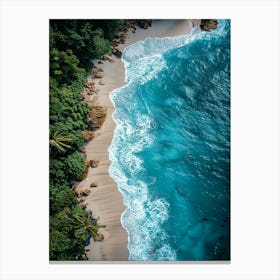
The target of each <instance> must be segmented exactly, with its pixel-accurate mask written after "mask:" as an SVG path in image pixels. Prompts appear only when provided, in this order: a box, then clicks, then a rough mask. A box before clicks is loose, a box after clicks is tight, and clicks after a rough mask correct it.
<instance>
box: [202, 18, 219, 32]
mask: <svg viewBox="0 0 280 280" xmlns="http://www.w3.org/2000/svg"><path fill="white" fill-rule="evenodd" d="M217 26H218V20H216V19H202V20H201V21H200V28H201V30H203V31H210V30H211V29H216V28H217Z"/></svg>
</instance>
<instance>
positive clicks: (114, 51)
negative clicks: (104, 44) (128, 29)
mask: <svg viewBox="0 0 280 280" xmlns="http://www.w3.org/2000/svg"><path fill="white" fill-rule="evenodd" d="M112 53H113V54H114V55H115V56H116V57H117V58H121V57H122V52H121V51H120V50H119V49H118V48H113V50H112Z"/></svg>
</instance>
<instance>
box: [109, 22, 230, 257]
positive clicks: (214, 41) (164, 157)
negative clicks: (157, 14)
mask: <svg viewBox="0 0 280 280" xmlns="http://www.w3.org/2000/svg"><path fill="white" fill-rule="evenodd" d="M123 60H124V63H125V67H126V82H127V83H126V85H125V86H124V87H122V88H119V89H116V90H114V91H113V92H112V93H111V99H112V102H113V104H114V106H115V109H116V110H115V113H114V115H113V117H114V120H115V122H116V123H117V127H116V129H115V132H114V137H113V141H112V144H111V147H110V149H109V155H110V160H111V161H112V164H111V166H110V175H111V177H112V178H113V179H114V180H115V181H116V183H117V185H118V189H119V191H120V192H121V194H122V196H123V199H124V203H125V206H126V211H125V212H124V213H123V215H122V224H123V226H124V228H125V229H126V230H127V232H128V249H129V252H130V255H129V260H146V261H153V260H229V259H230V21H229V20H219V25H218V29H216V30H214V31H211V32H199V30H198V29H197V30H194V31H193V34H192V35H189V36H179V37H171V38H162V39H156V38H152V39H146V40H145V41H144V42H138V43H136V44H134V45H132V46H130V47H128V48H126V50H125V51H124V54H123Z"/></svg>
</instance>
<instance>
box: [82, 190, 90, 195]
mask: <svg viewBox="0 0 280 280" xmlns="http://www.w3.org/2000/svg"><path fill="white" fill-rule="evenodd" d="M90 193H91V190H89V189H86V190H84V191H83V193H82V195H83V196H89V195H90Z"/></svg>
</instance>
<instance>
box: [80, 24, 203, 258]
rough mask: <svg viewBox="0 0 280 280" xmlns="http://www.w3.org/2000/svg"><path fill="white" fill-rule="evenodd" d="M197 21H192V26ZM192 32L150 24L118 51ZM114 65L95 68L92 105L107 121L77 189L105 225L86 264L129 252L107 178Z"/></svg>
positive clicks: (116, 81) (117, 199)
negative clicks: (98, 72) (91, 163)
mask: <svg viewBox="0 0 280 280" xmlns="http://www.w3.org/2000/svg"><path fill="white" fill-rule="evenodd" d="M198 22H199V21H197V20H196V22H195V24H198ZM191 30H192V20H153V23H152V27H150V28H148V29H140V28H137V30H136V32H135V33H132V32H131V31H129V32H128V33H127V35H128V37H127V40H126V42H125V44H120V45H119V46H118V48H119V49H120V50H121V51H123V50H124V48H126V47H127V46H129V45H131V44H133V43H135V42H137V41H141V40H145V38H147V37H170V36H177V35H183V34H188V33H190V32H191ZM112 58H113V59H114V62H109V61H102V62H103V64H96V65H97V66H98V67H101V68H103V70H104V72H103V74H104V77H103V78H102V81H103V82H104V85H100V84H99V80H98V79H96V80H95V84H96V87H97V88H98V89H99V93H98V96H97V99H96V101H95V102H96V105H99V106H102V107H105V108H106V109H107V117H106V119H105V122H104V123H103V125H102V127H101V128H100V129H99V130H97V131H95V135H96V137H95V138H94V139H93V140H92V141H91V142H89V143H88V144H87V145H86V147H85V151H86V156H87V160H88V161H89V160H98V161H100V162H99V164H98V166H97V167H96V168H90V169H89V173H88V176H87V178H86V179H85V180H84V181H82V182H81V183H80V184H79V185H81V186H82V188H83V189H90V190H91V193H90V195H89V196H88V197H87V198H86V201H85V202H86V204H87V209H88V210H91V211H93V213H94V215H95V216H96V217H100V219H99V223H100V224H103V225H106V228H105V229H102V233H103V235H104V240H103V241H102V242H94V241H93V240H92V239H91V243H90V244H89V246H87V247H86V249H87V256H88V259H89V261H127V260H128V256H129V252H128V249H127V238H128V237H127V232H126V231H125V230H124V229H123V227H122V225H121V221H120V218H121V214H122V213H123V211H124V210H125V206H124V205H123V201H122V196H121V194H120V193H119V192H118V189H117V186H116V183H115V182H114V181H113V179H112V178H111V177H110V176H109V173H108V169H109V166H110V161H109V154H108V148H109V146H110V144H111V141H112V137H113V132H114V128H115V123H114V121H113V119H112V113H113V111H114V107H113V104H112V103H111V100H110V97H109V93H110V92H111V91H112V90H114V89H116V88H119V87H121V86H123V85H124V79H125V72H124V64H123V62H122V60H121V59H119V58H117V57H115V56H112ZM92 182H95V183H96V184H97V187H96V188H90V185H91V183H92Z"/></svg>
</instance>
